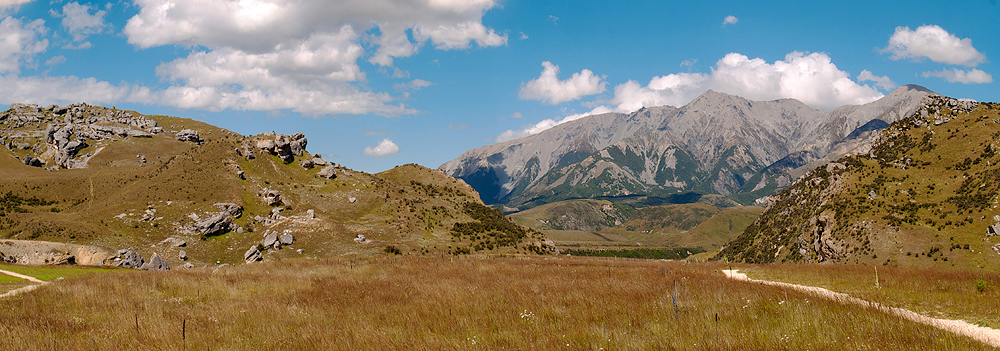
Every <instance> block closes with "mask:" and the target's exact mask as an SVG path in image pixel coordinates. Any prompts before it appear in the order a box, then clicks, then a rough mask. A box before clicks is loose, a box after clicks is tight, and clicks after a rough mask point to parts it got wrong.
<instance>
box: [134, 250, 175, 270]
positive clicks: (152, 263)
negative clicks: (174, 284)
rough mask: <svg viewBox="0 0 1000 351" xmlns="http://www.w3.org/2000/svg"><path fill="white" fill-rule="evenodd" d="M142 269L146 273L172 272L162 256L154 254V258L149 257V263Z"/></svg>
mask: <svg viewBox="0 0 1000 351" xmlns="http://www.w3.org/2000/svg"><path fill="white" fill-rule="evenodd" d="M141 269H142V270H146V271H167V270H170V265H168V264H167V261H166V260H164V259H163V258H162V257H160V255H157V254H156V253H153V256H150V257H149V262H146V263H145V264H143V265H142V267H141Z"/></svg>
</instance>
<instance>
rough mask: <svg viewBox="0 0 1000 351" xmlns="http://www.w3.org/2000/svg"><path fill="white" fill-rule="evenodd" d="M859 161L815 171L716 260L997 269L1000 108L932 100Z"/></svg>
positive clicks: (783, 195) (843, 161)
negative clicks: (995, 230)
mask: <svg viewBox="0 0 1000 351" xmlns="http://www.w3.org/2000/svg"><path fill="white" fill-rule="evenodd" d="M925 101H926V103H925V104H924V106H923V107H922V108H921V109H920V110H919V111H918V112H917V113H915V114H913V115H912V116H910V117H908V118H905V119H902V120H900V121H897V122H896V123H893V124H892V125H891V126H890V127H889V128H887V129H885V130H883V131H882V135H881V138H882V139H881V141H880V142H879V143H877V144H876V145H875V147H874V149H873V150H872V151H871V152H870V153H869V154H865V155H858V156H851V157H846V158H842V159H841V160H839V161H838V162H837V163H831V164H829V165H826V166H823V167H819V168H817V169H815V170H813V171H812V172H810V173H809V174H807V175H805V176H804V177H803V178H802V179H800V181H798V182H797V183H795V184H793V185H792V186H791V187H789V188H788V189H786V190H785V191H783V192H781V193H780V194H778V195H775V196H774V198H773V204H772V205H771V206H770V207H768V209H767V211H766V212H764V213H763V214H762V215H761V216H760V217H759V218H758V219H757V220H756V221H755V222H754V224H753V225H751V226H750V227H749V228H747V230H746V231H745V232H744V233H743V234H741V235H740V236H739V237H737V238H736V239H735V240H733V242H732V243H730V244H729V245H728V246H727V247H726V248H725V249H724V250H722V252H721V253H720V255H719V256H718V257H719V258H720V259H722V258H724V259H728V260H730V261H744V262H756V263H767V262H839V263H861V264H883V265H900V266H932V267H942V268H945V267H948V268H950V267H956V268H959V267H967V268H982V269H986V270H991V271H995V270H997V269H998V268H1000V236H996V235H994V234H993V233H994V232H993V231H992V230H989V228H990V226H992V225H994V224H997V223H998V222H1000V209H998V208H997V207H998V200H1000V153H998V152H997V150H1000V141H998V140H1000V105H998V104H991V103H973V102H967V101H958V100H955V99H950V98H944V97H940V96H935V97H933V98H928V99H927V100H925Z"/></svg>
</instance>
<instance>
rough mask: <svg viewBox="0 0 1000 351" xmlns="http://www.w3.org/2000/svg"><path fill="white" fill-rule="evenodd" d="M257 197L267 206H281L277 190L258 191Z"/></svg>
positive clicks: (279, 194)
mask: <svg viewBox="0 0 1000 351" xmlns="http://www.w3.org/2000/svg"><path fill="white" fill-rule="evenodd" d="M259 195H260V197H261V198H263V199H264V203H266V204H267V205H268V206H277V205H280V204H281V193H280V192H278V191H277V190H273V189H269V188H264V189H262V190H261V191H260V194H259Z"/></svg>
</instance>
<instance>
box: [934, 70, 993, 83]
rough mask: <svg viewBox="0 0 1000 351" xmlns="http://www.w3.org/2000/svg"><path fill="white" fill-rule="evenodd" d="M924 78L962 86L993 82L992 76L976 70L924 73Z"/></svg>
mask: <svg viewBox="0 0 1000 351" xmlns="http://www.w3.org/2000/svg"><path fill="white" fill-rule="evenodd" d="M923 76H924V77H925V78H926V77H938V78H941V79H944V80H946V81H949V82H951V83H962V84H986V83H992V82H993V76H992V75H990V74H989V73H986V72H983V71H981V70H978V69H975V68H973V69H971V70H968V71H966V70H961V69H954V68H953V69H950V70H948V69H944V70H940V71H936V72H924V73H923Z"/></svg>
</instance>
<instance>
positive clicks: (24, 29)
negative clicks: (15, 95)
mask: <svg viewBox="0 0 1000 351" xmlns="http://www.w3.org/2000/svg"><path fill="white" fill-rule="evenodd" d="M46 32H47V30H46V28H45V21H43V20H40V19H38V20H34V21H31V22H22V21H21V20H20V19H17V18H13V17H6V18H4V19H3V20H2V21H0V73H14V74H17V73H20V72H21V67H22V66H24V65H31V64H34V62H35V55H37V54H39V53H42V52H45V50H46V49H47V48H48V47H49V40H48V39H45V38H43V36H44V35H45V34H46Z"/></svg>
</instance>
